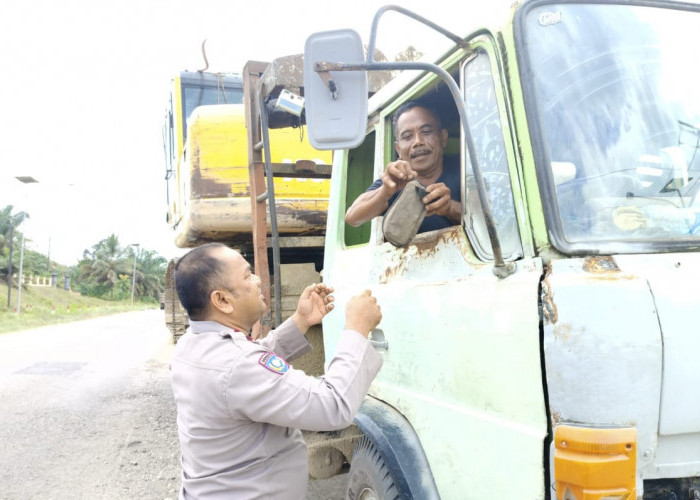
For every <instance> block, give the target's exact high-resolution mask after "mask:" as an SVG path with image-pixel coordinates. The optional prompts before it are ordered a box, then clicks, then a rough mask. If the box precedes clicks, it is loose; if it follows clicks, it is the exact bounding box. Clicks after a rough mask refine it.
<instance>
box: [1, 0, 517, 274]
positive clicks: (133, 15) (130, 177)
mask: <svg viewBox="0 0 700 500" xmlns="http://www.w3.org/2000/svg"><path fill="white" fill-rule="evenodd" d="M508 3H510V2H507V3H506V5H507V4H508ZM386 4H387V2H385V1H376V0H364V1H363V0H355V1H354V2H348V3H345V2H343V3H342V4H341V3H336V2H326V1H315V0H309V1H301V2H283V1H280V0H256V1H241V0H238V1H236V0H228V1H221V0H196V1H194V0H193V1H184V0H122V1H121V2H104V1H100V0H3V7H2V16H1V17H0V102H1V103H2V104H0V112H1V115H0V116H1V120H0V208H2V207H4V206H6V205H13V206H14V211H15V212H16V211H25V212H28V213H29V214H30V220H28V221H27V222H25V223H24V224H23V225H22V226H21V228H20V230H22V231H23V232H24V233H25V236H26V238H27V246H28V247H29V248H32V249H33V250H37V251H39V252H42V253H44V254H46V253H47V252H48V253H50V256H51V260H53V261H56V262H58V263H59V264H63V265H74V264H76V263H77V262H78V261H79V260H80V259H81V258H82V255H83V251H84V250H86V249H91V248H92V246H93V245H94V244H96V243H98V242H99V241H100V240H102V239H105V238H107V237H108V236H109V235H111V234H116V235H117V236H118V238H119V242H120V244H121V245H122V246H127V245H130V244H139V245H140V246H141V248H145V249H147V250H154V251H156V252H158V253H159V254H160V255H162V256H163V257H166V258H168V259H169V258H172V257H175V256H178V255H181V254H182V253H183V252H184V250H182V249H178V248H177V247H175V244H174V233H173V232H172V230H171V229H170V228H169V227H168V225H167V224H166V222H165V214H166V201H165V181H164V172H165V160H164V154H163V140H162V126H163V122H164V117H165V109H166V103H167V99H168V92H169V86H170V83H171V79H172V78H173V77H174V76H175V75H177V74H178V73H179V72H180V71H181V70H190V71H196V70H198V69H201V68H203V67H204V61H203V58H202V54H201V44H202V41H203V40H205V39H206V40H207V43H206V49H207V57H208V60H209V69H208V70H209V71H213V72H217V71H222V72H241V71H242V69H243V66H244V65H245V63H246V61H248V60H258V61H271V60H272V59H274V58H275V57H280V56H285V55H291V54H299V53H302V52H303V49H304V42H305V40H306V38H307V37H308V36H309V35H310V34H311V33H313V32H317V31H325V30H331V29H340V28H352V29H355V30H356V31H357V32H358V33H359V34H360V36H361V37H362V39H363V42H364V43H365V44H367V43H368V42H369V34H370V28H371V24H372V19H373V17H374V14H375V12H376V10H377V9H378V8H379V7H381V6H383V5H386ZM400 4H401V6H402V7H404V8H407V9H410V10H413V11H414V12H416V13H418V14H420V15H422V16H424V17H427V18H428V19H430V20H432V21H434V22H436V23H438V24H440V25H442V26H443V27H444V28H446V29H448V30H451V31H454V32H455V33H458V34H460V35H464V34H466V32H467V30H466V29H465V28H464V26H463V23H462V22H461V21H460V20H461V19H466V18H467V17H468V15H467V13H466V12H470V15H471V14H473V10H472V11H469V10H468V7H469V8H470V9H484V8H489V9H493V8H494V3H492V2H481V1H479V0H468V1H467V2H462V3H461V4H460V5H462V7H463V8H464V10H465V12H463V13H462V14H460V15H456V13H455V12H454V9H448V8H447V6H448V5H452V6H454V5H455V2H454V0H431V1H430V2H426V1H417V0H402V1H401V2H400ZM470 6H471V7H470ZM484 6H486V7H484ZM501 12H502V13H503V12H504V11H503V10H501ZM456 21H460V22H456ZM379 28H380V29H379V35H378V38H377V47H378V48H379V49H381V50H382V51H383V52H384V53H385V54H386V55H387V56H388V57H389V59H393V57H394V56H395V55H396V54H397V53H398V52H400V51H401V50H403V49H405V48H406V47H407V46H408V45H413V46H414V47H416V48H417V49H418V50H420V51H422V52H423V53H434V52H436V51H439V50H440V48H441V47H444V46H445V41H444V40H445V39H444V38H443V37H442V36H441V35H439V34H437V33H431V32H429V30H427V29H424V28H422V27H421V26H420V25H418V24H417V23H416V22H415V21H412V20H410V19H406V18H403V17H402V16H400V15H398V14H397V13H395V12H388V13H387V14H385V15H384V16H383V17H382V20H381V21H380V24H379ZM18 176H31V177H33V178H34V179H36V180H37V181H38V182H37V183H31V184H23V183H21V182H20V181H18V180H17V179H16V177H18Z"/></svg>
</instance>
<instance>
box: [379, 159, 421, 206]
mask: <svg viewBox="0 0 700 500" xmlns="http://www.w3.org/2000/svg"><path fill="white" fill-rule="evenodd" d="M415 178H416V172H415V171H414V170H413V169H412V168H411V164H410V163H408V162H407V161H405V160H396V161H394V162H391V163H389V164H388V165H387V166H386V170H384V173H383V174H382V189H383V190H384V192H385V194H386V195H387V197H389V196H391V195H393V194H394V193H396V192H397V191H400V190H401V189H403V188H405V187H406V184H408V183H409V182H410V181H412V180H413V179H415Z"/></svg>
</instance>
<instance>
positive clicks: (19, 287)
mask: <svg viewBox="0 0 700 500" xmlns="http://www.w3.org/2000/svg"><path fill="white" fill-rule="evenodd" d="M23 263H24V233H22V246H21V247H20V252H19V274H18V275H17V281H18V283H17V312H16V314H19V312H20V310H21V309H22V282H23V281H24V280H23V279H22V264H23Z"/></svg>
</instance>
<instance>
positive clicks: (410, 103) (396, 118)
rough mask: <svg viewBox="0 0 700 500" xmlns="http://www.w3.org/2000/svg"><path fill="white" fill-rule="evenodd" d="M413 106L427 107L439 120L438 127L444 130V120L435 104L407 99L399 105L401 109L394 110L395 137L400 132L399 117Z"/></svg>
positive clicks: (392, 122)
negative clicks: (441, 118)
mask: <svg viewBox="0 0 700 500" xmlns="http://www.w3.org/2000/svg"><path fill="white" fill-rule="evenodd" d="M413 108H423V109H427V110H428V111H430V113H431V114H432V115H433V116H434V117H435V120H437V124H438V129H440V130H442V120H440V114H439V113H438V112H437V109H435V107H434V106H432V105H430V104H427V103H425V102H422V101H420V100H416V101H407V102H405V103H403V104H402V105H401V106H399V109H397V110H396V111H394V116H393V117H392V119H391V124H392V126H393V127H394V137H397V134H398V132H399V131H398V129H397V125H398V123H399V117H400V116H401V115H402V114H404V113H405V112H406V111H409V110H411V109H413Z"/></svg>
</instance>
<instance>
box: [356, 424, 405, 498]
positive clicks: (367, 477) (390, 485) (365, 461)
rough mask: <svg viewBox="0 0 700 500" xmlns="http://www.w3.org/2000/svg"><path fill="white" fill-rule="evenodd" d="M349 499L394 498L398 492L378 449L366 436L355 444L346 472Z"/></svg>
mask: <svg viewBox="0 0 700 500" xmlns="http://www.w3.org/2000/svg"><path fill="white" fill-rule="evenodd" d="M348 476H349V477H348V491H347V494H346V498H348V499H350V500H395V499H398V498H399V493H398V491H397V489H396V485H395V484H394V479H393V478H392V477H391V473H390V472H389V469H388V468H387V466H386V464H385V463H384V459H383V458H382V455H381V454H380V453H379V451H378V450H377V449H376V448H375V447H374V445H373V444H372V441H370V440H369V438H368V437H367V436H365V437H363V438H362V439H360V441H359V442H358V443H357V446H355V452H354V453H353V455H352V462H351V463H350V472H349V474H348Z"/></svg>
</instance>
